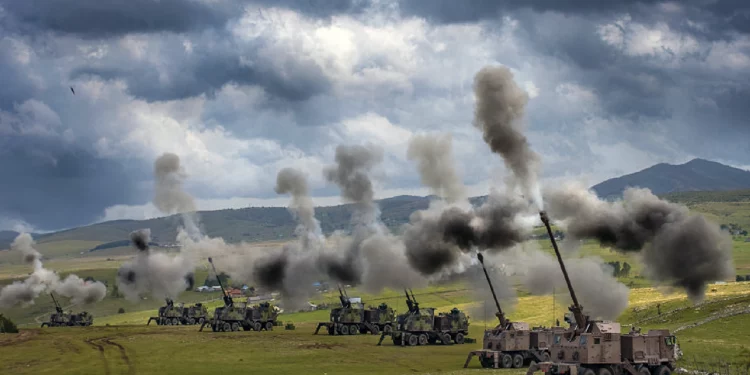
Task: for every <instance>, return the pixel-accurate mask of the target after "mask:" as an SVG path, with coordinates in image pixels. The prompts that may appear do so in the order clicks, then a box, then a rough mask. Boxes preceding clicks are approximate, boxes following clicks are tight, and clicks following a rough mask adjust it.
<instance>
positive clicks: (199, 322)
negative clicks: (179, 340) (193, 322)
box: [198, 318, 206, 325]
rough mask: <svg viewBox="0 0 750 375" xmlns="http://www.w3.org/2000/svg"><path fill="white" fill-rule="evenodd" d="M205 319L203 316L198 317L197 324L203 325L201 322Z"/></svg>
mask: <svg viewBox="0 0 750 375" xmlns="http://www.w3.org/2000/svg"><path fill="white" fill-rule="evenodd" d="M205 321H206V319H204V318H200V319H198V324H200V325H203V323H204V322H205Z"/></svg>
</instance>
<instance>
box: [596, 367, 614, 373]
mask: <svg viewBox="0 0 750 375" xmlns="http://www.w3.org/2000/svg"><path fill="white" fill-rule="evenodd" d="M599 375H612V371H611V370H610V369H608V368H606V367H602V368H600V369H599Z"/></svg>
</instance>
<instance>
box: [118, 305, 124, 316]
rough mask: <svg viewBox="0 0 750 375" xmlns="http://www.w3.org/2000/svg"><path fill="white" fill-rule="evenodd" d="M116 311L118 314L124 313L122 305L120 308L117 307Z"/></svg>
mask: <svg viewBox="0 0 750 375" xmlns="http://www.w3.org/2000/svg"><path fill="white" fill-rule="evenodd" d="M117 313H118V314H124V313H125V309H123V308H122V307H120V308H119V309H118V310H117Z"/></svg>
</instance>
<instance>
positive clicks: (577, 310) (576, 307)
mask: <svg viewBox="0 0 750 375" xmlns="http://www.w3.org/2000/svg"><path fill="white" fill-rule="evenodd" d="M539 216H540V217H541V218H542V223H544V226H545V227H546V228H547V235H549V239H550V241H552V247H553V248H554V249H555V255H557V261H558V262H559V263H560V269H562V273H563V276H564V277H565V283H566V284H568V290H569V291H570V298H571V299H573V305H572V306H570V308H569V309H570V312H572V313H573V317H574V318H575V320H576V325H577V326H578V327H577V330H580V329H584V328H585V327H586V318H585V317H584V316H583V312H582V310H583V308H582V307H581V305H580V304H579V303H578V298H576V292H575V291H574V290H573V284H571V283H570V278H569V277H568V271H567V270H566V269H565V263H563V260H562V256H561V255H560V249H559V248H558V247H557V241H556V240H555V236H554V235H553V234H552V228H551V227H550V224H549V217H547V213H546V212H544V211H542V212H540V213H539Z"/></svg>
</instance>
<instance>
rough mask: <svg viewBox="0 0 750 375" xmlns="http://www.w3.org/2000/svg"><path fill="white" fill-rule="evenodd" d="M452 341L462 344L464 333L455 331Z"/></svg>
mask: <svg viewBox="0 0 750 375" xmlns="http://www.w3.org/2000/svg"><path fill="white" fill-rule="evenodd" d="M453 341H455V342H456V344H463V343H464V334H463V333H461V332H459V333H456V338H455V339H453Z"/></svg>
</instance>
